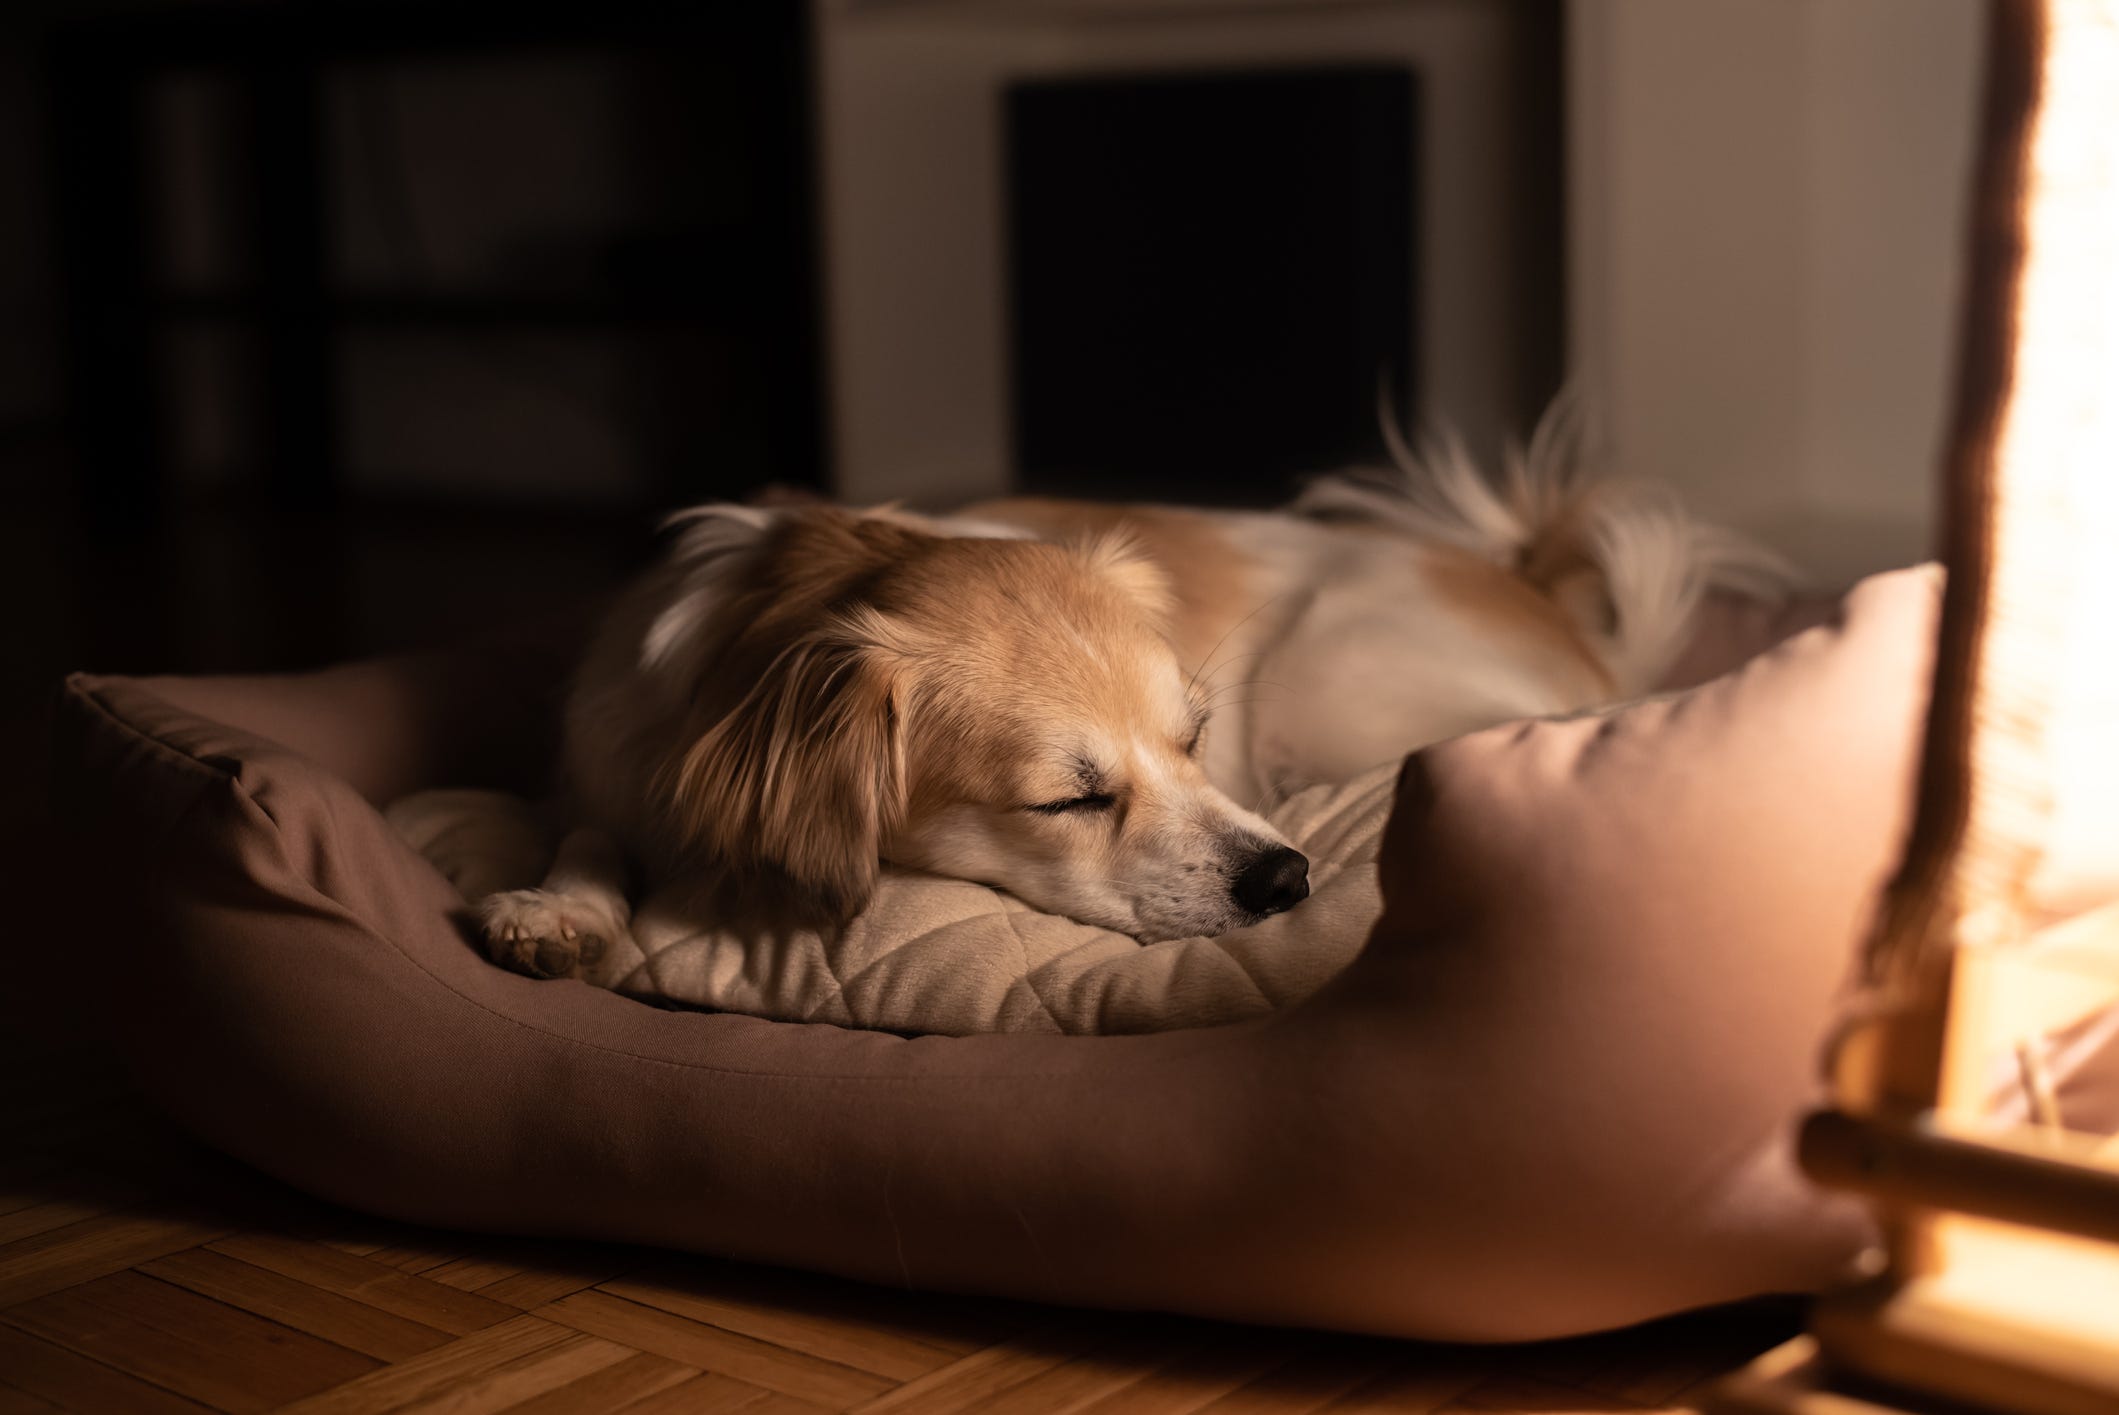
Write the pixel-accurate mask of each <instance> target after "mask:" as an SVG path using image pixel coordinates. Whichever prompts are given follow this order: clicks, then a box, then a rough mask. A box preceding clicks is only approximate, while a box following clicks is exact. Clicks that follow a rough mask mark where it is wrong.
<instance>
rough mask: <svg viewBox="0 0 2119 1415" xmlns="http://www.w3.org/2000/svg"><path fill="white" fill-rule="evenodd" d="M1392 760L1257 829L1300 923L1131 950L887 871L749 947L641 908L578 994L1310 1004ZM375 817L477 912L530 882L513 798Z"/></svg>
mask: <svg viewBox="0 0 2119 1415" xmlns="http://www.w3.org/2000/svg"><path fill="white" fill-rule="evenodd" d="M1397 775H1398V769H1397V767H1396V766H1395V765H1392V766H1384V767H1379V768H1377V769H1376V770H1374V771H1369V772H1365V773H1363V774H1362V775H1361V776H1359V777H1357V778H1355V779H1354V780H1352V781H1350V782H1346V783H1343V784H1341V785H1336V786H1319V787H1313V788H1311V789H1309V790H1306V791H1301V792H1298V793H1297V794H1296V795H1294V796H1292V797H1290V798H1289V799H1288V800H1286V801H1284V802H1282V803H1281V804H1280V805H1279V806H1277V807H1275V808H1274V809H1272V810H1270V811H1268V812H1267V813H1266V814H1267V815H1268V816H1269V817H1270V818H1271V819H1272V821H1273V823H1274V825H1276V826H1278V827H1279V828H1280V830H1281V831H1282V833H1283V834H1285V835H1286V836H1287V837H1288V839H1289V841H1290V842H1291V843H1292V844H1294V845H1295V846H1296V847H1297V848H1299V849H1300V850H1302V851H1303V852H1304V853H1305V854H1307V855H1308V856H1309V857H1310V882H1311V892H1310V897H1309V899H1307V900H1306V901H1304V902H1303V903H1302V905H1300V906H1299V907H1298V908H1296V909H1294V910H1292V911H1291V912H1289V913H1285V914H1276V915H1274V916H1273V917H1272V918H1270V919H1267V920H1265V921H1263V922H1262V923H1258V924H1254V925H1252V926H1251V927H1249V928H1244V929H1237V930H1235V931H1233V932H1230V933H1226V934H1222V935H1220V936H1219V937H1216V938H1188V939H1173V940H1170V941H1168V942H1165V943H1157V944H1150V945H1147V946H1143V945H1142V944H1140V943H1139V942H1137V941H1136V940H1134V939H1132V938H1130V937H1128V936H1126V935H1125V934H1120V933H1115V932H1112V931H1111V930H1109V929H1102V928H1097V927H1095V926H1093V925H1090V924H1079V923H1075V922H1074V921H1073V920H1071V919H1064V918H1060V917H1058V916H1057V915H1052V914H1042V913H1039V912H1038V911H1036V910H1034V909H1032V908H1031V907H1030V906H1029V905H1027V904H1024V903H1023V902H1022V901H1020V900H1018V899H1016V898H1014V897H1013V896H1011V895H1008V894H1004V893H1002V892H1000V891H998V890H994V889H990V888H988V887H986V886H984V885H979V884H971V883H967V882H966V881H963V880H953V879H943V878H940V877H938V876H935V875H926V874H918V873H913V872H909V871H903V870H886V871H885V872H884V874H883V876H882V879H881V881H880V882H879V884H878V886H877V889H876V894H875V898H874V899H873V900H872V901H871V902H870V904H869V906H868V908H867V909H866V910H865V911H864V912H863V913H862V914H861V916H860V917H859V918H857V919H855V920H854V921H853V922H852V923H851V924H849V925H848V926H847V927H846V928H844V929H842V930H839V931H838V932H836V933H830V934H824V933H819V932H817V931H815V930H811V929H795V930H789V931H787V932H785V933H780V934H774V935H771V936H769V937H752V936H749V935H747V934H744V933H742V932H739V931H737V930H733V929H729V928H725V927H717V926H715V925H714V924H712V923H711V922H703V921H702V920H701V919H700V917H699V914H698V912H697V905H696V904H695V902H694V900H693V896H692V895H691V893H690V892H689V891H687V890H685V889H684V888H682V887H681V886H679V887H674V888H671V889H668V890H664V891H662V892H660V893H659V894H657V895H656V896H654V897H651V898H649V899H647V900H645V901H643V902H642V903H641V904H640V906H639V907H638V909H637V910H636V912H635V913H634V916H633V922H632V928H631V930H630V937H628V938H625V939H623V940H619V941H617V942H615V943H614V944H613V945H612V946H611V947H609V948H607V949H606V950H605V951H604V953H603V955H602V956H601V958H599V959H598V960H597V962H596V963H595V964H594V965H592V966H590V967H588V968H586V969H584V970H583V972H582V974H581V976H582V978H583V980H584V981H587V982H590V983H593V984H595V985H596V986H598V987H605V988H610V989H611V990H613V991H615V992H620V993H624V994H625V995H626V996H628V997H636V998H640V999H642V1000H644V1001H651V1002H663V1003H672V1004H676V1005H678V1006H683V1007H704V1008H713V1009H715V1010H717V1011H724V1012H747V1013H750V1014H751V1015H752V1016H756V1017H771V1018H776V1019H779V1020H782V1021H797V1022H835V1023H838V1024H839V1025H841V1026H849V1027H873V1028H877V1029H880V1030H883V1031H891V1032H934V1033H943V1034H947V1035H951V1036H964V1035H967V1034H969V1033H973V1032H1070V1033H1077V1034H1081V1033H1090V1032H1149V1031H1162V1030H1167V1029H1169V1028H1173V1027H1199V1026H1209V1025H1213V1024H1216V1023H1221V1022H1235V1021H1240V1020H1242V1019H1244V1018H1246V1017H1259V1016H1263V1015H1265V1014H1266V1013H1268V1012H1272V1011H1274V1010H1275V1009H1277V1008H1280V1007H1285V1006H1286V1005H1287V1004H1289V1003H1291V1002H1295V1001H1297V1000H1299V999H1301V998H1305V997H1308V996H1309V995H1310V994H1311V993H1313V992H1315V991H1316V990H1317V989H1318V988H1319V987H1322V986H1323V985H1324V983H1325V982H1326V980H1328V979H1329V978H1331V977H1332V975H1333V974H1335V973H1337V972H1338V971H1339V970H1340V969H1341V968H1344V967H1345V966H1346V965H1347V963H1348V961H1349V960H1351V959H1352V958H1353V956H1354V955H1355V954H1356V953H1358V952H1360V951H1361V945H1362V942H1363V941H1364V940H1365V939H1366V938H1367V937H1368V933H1369V929H1370V928H1371V927H1372V926H1373V925H1374V924H1375V922H1376V915H1377V912H1378V910H1379V908H1380V901H1379V898H1378V895H1377V892H1376V849H1377V846H1378V844H1379V843H1380V842H1381V840H1382V837H1383V823H1384V820H1385V818H1386V817H1387V816H1388V815H1389V813H1390V809H1391V802H1392V800H1393V798H1394V795H1395V787H1396V783H1397ZM385 818H386V819H387V820H389V822H390V824H391V826H392V827H393V828H395V829H396V830H397V831H398V833H399V834H400V835H402V836H403V837H404V838H405V840H406V841H407V842H408V843H409V844H411V845H412V846H413V848H415V849H417V850H418V851H420V853H421V854H422V855H424V856H425V857H426V858H427V860H428V861H429V862H431V863H432V864H433V865H434V866H435V868H436V869H438V870H440V871H441V872H442V873H443V874H444V875H446V876H447V877H448V878H449V879H450V881H451V882H452V883H454V884H456V885H457V886H458V888H459V889H461V890H462V892H463V894H464V896H465V897H466V898H467V899H471V900H476V899H479V898H482V897H484V895H486V894H488V893H490V892H492V891H494V890H496V889H521V888H526V887H529V886H533V885H535V884H536V883H537V882H538V881H539V880H540V879H541V878H542V877H543V875H544V871H545V868H546V866H547V865H548V863H549V861H550V857H551V849H552V844H551V841H550V839H549V836H548V835H547V833H546V832H545V831H543V830H542V829H541V828H540V826H539V823H538V822H537V820H536V817H535V813H534V812H533V811H532V810H531V808H530V806H529V804H528V803H527V802H525V801H524V800H523V799H522V798H520V797H516V796H510V795H506V794H503V793H499V792H484V791H459V790H450V791H426V792H421V793H419V794H417V795H413V796H408V797H406V798H405V799H403V800H401V801H398V802H395V803H394V804H392V805H391V806H390V808H389V810H388V811H387V812H385Z"/></svg>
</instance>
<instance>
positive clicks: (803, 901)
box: [665, 625, 906, 927]
mask: <svg viewBox="0 0 2119 1415" xmlns="http://www.w3.org/2000/svg"><path fill="white" fill-rule="evenodd" d="M895 660H896V655H895V654H893V653H892V652H891V650H889V649H888V648H886V647H884V646H882V645H880V644H877V643H875V642H873V641H872V640H868V639H866V637H865V636H863V635H861V634H859V633H858V632H857V630H856V628H855V627H854V626H851V625H846V626H835V627H833V628H830V629H827V630H825V631H823V632H820V633H815V634H812V635H810V636H808V637H806V638H804V639H801V640H798V641H797V642H795V643H792V644H790V645H788V646H787V647H786V648H785V649H784V650H783V651H782V652H781V653H780V654H779V655H778V656H777V657H776V658H774V659H773V660H772V662H771V663H769V664H768V665H767V667H766V669H765V671H764V673H763V674H762V676H760V678H759V679H758V681H757V682H756V683H755V684H754V685H753V686H752V688H751V689H750V691H749V692H748V693H746V694H745V695H744V696H743V697H742V698H741V699H740V700H739V701H738V702H737V703H736V705H735V707H734V708H732V709H731V710H730V711H729V712H728V713H726V714H725V715H724V716H723V717H721V718H720V720H719V721H717V722H715V723H713V724H712V725H711V726H710V727H708V728H707V729H706V730H705V731H704V732H703V733H701V734H700V735H699V736H697V737H696V738H695V739H693V741H692V742H691V743H690V745H689V746H688V747H686V748H685V749H684V751H683V754H682V755H681V757H679V758H678V760H677V761H676V762H675V763H674V769H673V770H672V771H671V772H670V773H669V775H668V777H667V778H666V782H665V789H666V795H667V800H668V802H669V805H670V808H671V813H672V815H673V816H674V818H675V819H674V822H673V823H674V824H675V825H676V827H677V829H678V831H679V833H680V835H681V837H682V838H683V839H684V841H685V843H686V844H687V845H688V846H690V847H692V848H694V849H697V850H701V851H703V852H704V853H705V854H707V855H709V856H711V857H712V858H714V859H716V860H718V861H720V862H721V863H722V864H723V866H724V867H726V868H727V869H728V870H729V871H730V873H731V875H732V876H733V878H734V882H735V883H737V884H738V885H739V887H740V888H742V889H743V890H744V891H746V892H753V891H763V892H766V893H768V894H769V895H771V896H773V897H772V900H771V902H773V903H775V904H784V905H785V906H787V908H788V909H789V911H790V912H791V913H792V914H794V915H795V916H797V917H799V918H801V919H802V921H803V922H805V923H809V924H814V925H818V926H823V927H833V926H837V925H841V924H844V923H846V922H847V921H848V920H850V919H852V918H853V916H854V915H856V914H858V913H860V912H861V910H862V909H863V908H865V907H866V906H867V904H868V901H869V898H870V896H871V895H873V894H874V892H875V885H876V874H877V870H878V859H879V855H880V851H881V847H882V841H883V838H884V836H885V835H886V834H887V833H888V832H889V831H890V830H891V829H892V828H893V827H894V826H895V825H896V824H897V822H898V821H899V820H901V819H902V818H903V816H904V813H905V805H906V781H905V737H904V731H903V725H902V722H901V719H900V702H899V697H900V695H899V687H898V673H897V670H896V663H895Z"/></svg>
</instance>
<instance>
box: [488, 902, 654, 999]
mask: <svg viewBox="0 0 2119 1415" xmlns="http://www.w3.org/2000/svg"><path fill="white" fill-rule="evenodd" d="M478 914H479V925H480V930H481V932H482V933H483V935H484V937H485V943H486V956H487V957H489V958H491V959H492V960H493V961H494V962H495V963H498V964H499V965H500V966H501V967H503V968H507V969H511V970H512V971H514V972H517V973H525V974H528V975H529V976H530V977H533V978H578V977H580V976H581V975H582V974H583V973H584V972H586V971H587V970H589V969H591V968H594V967H595V966H596V964H597V963H599V962H601V961H602V960H603V956H604V954H605V953H606V952H607V951H608V950H609V949H610V947H611V945H612V944H614V943H615V942H617V941H618V939H619V938H620V937H621V936H622V935H623V934H624V931H625V926H624V924H623V923H621V922H620V921H619V920H617V919H614V918H612V917H611V916H610V913H609V911H608V910H606V909H605V908H603V907H602V906H601V905H599V904H597V903H594V902H589V901H583V900H579V899H571V898H569V897H567V896H566V895H564V894H553V893H550V892H548V891H546V890H542V889H511V890H508V891H506V892H505V893H502V894H494V895H490V896H488V897H487V899H486V900H485V902H484V903H483V904H481V905H479V908H478Z"/></svg>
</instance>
